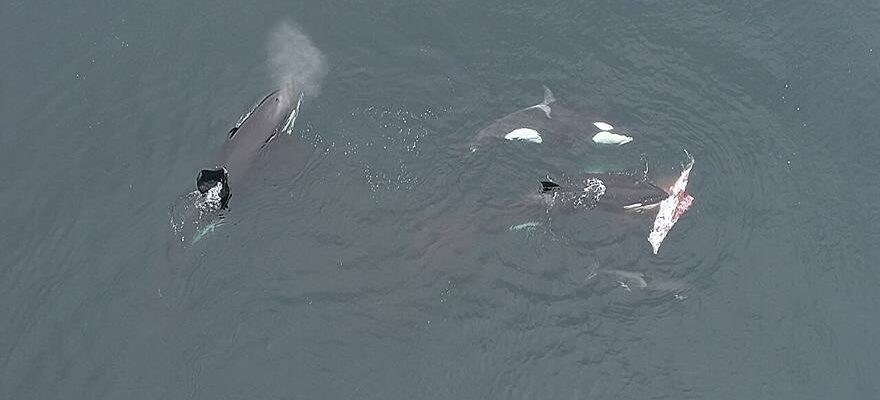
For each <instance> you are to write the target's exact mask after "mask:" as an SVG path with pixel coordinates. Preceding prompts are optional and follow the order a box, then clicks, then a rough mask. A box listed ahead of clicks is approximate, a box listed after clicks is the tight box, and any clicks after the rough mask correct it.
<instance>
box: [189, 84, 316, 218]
mask: <svg viewBox="0 0 880 400" xmlns="http://www.w3.org/2000/svg"><path fill="white" fill-rule="evenodd" d="M301 104H302V94H298V95H296V94H294V91H293V90H292V89H290V88H285V89H280V90H276V91H274V92H272V93H269V94H268V95H267V96H266V97H264V98H263V100H261V101H260V102H259V103H257V105H256V106H255V107H254V109H253V110H251V111H250V112H249V113H247V114H245V115H244V117H243V118H242V120H241V121H240V122H239V123H237V124H236V125H235V126H234V127H233V128H232V129H230V130H229V139H228V140H227V141H226V143H225V144H224V145H223V148H222V149H221V150H220V156H219V157H218V162H217V164H218V167H217V168H215V169H211V170H203V171H202V172H201V173H200V174H199V182H198V184H199V192H201V193H202V194H204V193H205V191H203V190H202V189H203V188H202V180H201V178H202V176H203V174H205V173H206V172H207V173H209V174H210V176H217V174H224V175H225V177H224V179H223V183H224V184H225V186H227V194H228V196H227V197H226V198H225V200H226V202H228V200H229V196H231V195H232V193H231V188H230V187H229V185H230V184H231V185H233V186H234V185H239V184H241V183H242V182H243V181H244V180H245V178H246V177H247V175H248V172H249V171H250V169H251V166H252V165H253V163H254V161H255V160H256V159H257V157H258V156H259V154H260V150H261V149H262V148H263V147H265V146H266V145H267V144H268V143H269V142H271V141H272V139H274V138H275V137H276V136H277V135H278V133H279V132H282V131H288V130H289V129H291V128H292V126H293V123H294V121H295V120H296V116H297V114H299V107H300V105H301ZM223 208H226V204H225V203H224V207H223Z"/></svg>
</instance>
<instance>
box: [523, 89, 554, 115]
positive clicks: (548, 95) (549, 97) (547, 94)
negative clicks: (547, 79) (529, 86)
mask: <svg viewBox="0 0 880 400" xmlns="http://www.w3.org/2000/svg"><path fill="white" fill-rule="evenodd" d="M542 87H543V88H544V101H542V102H541V103H539V104H535V105H533V106H531V107H529V108H527V110H528V109H532V108H537V109H540V110H541V111H543V112H544V115H546V116H547V118H552V117H551V116H550V111H551V110H550V103H553V102H554V101H556V97H554V96H553V91H551V90H550V88H548V87H547V86H544V85H542Z"/></svg>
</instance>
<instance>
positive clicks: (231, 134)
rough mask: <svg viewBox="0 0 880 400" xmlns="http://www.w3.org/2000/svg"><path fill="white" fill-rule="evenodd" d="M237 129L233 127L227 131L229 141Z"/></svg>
mask: <svg viewBox="0 0 880 400" xmlns="http://www.w3.org/2000/svg"><path fill="white" fill-rule="evenodd" d="M238 128H239V127H237V126H233V127H232V129H230V130H229V139H232V137H233V136H235V133H236V132H238Z"/></svg>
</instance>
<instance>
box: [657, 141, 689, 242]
mask: <svg viewBox="0 0 880 400" xmlns="http://www.w3.org/2000/svg"><path fill="white" fill-rule="evenodd" d="M688 158H689V160H688V164H687V165H686V166H685V169H684V171H682V172H681V175H680V176H679V177H678V180H676V181H675V184H673V185H672V187H670V188H669V191H670V192H671V194H670V195H669V197H667V198H666V199H664V200H663V201H662V202H660V210H659V211H658V212H657V217H656V218H655V219H654V227H653V228H652V229H651V233H649V234H648V242H650V243H651V247H652V248H653V249H654V254H657V251H659V250H660V244H661V243H663V239H665V238H666V235H667V234H668V233H669V231H670V230H671V229H672V227H673V226H674V225H675V223H676V222H678V219H679V218H680V217H681V216H682V215H684V213H685V212H687V210H688V208H690V206H691V204H693V202H694V198H693V197H692V196H691V195H689V194H687V192H685V189H687V184H688V178H689V176H690V174H691V168H693V166H694V159H693V157H691V156H690V153H688Z"/></svg>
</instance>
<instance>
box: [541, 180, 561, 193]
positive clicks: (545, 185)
mask: <svg viewBox="0 0 880 400" xmlns="http://www.w3.org/2000/svg"><path fill="white" fill-rule="evenodd" d="M560 187H561V186H559V184H557V183H554V182H550V181H541V192H544V193H546V192H552V191H554V190H559V188H560Z"/></svg>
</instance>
